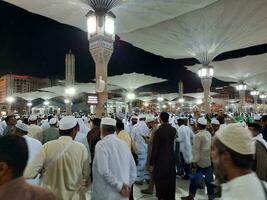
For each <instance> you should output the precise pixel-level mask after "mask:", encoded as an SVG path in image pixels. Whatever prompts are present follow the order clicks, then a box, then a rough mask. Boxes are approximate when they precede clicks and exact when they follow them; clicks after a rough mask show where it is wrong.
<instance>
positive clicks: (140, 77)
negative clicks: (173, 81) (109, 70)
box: [108, 72, 167, 92]
mask: <svg viewBox="0 0 267 200" xmlns="http://www.w3.org/2000/svg"><path fill="white" fill-rule="evenodd" d="M164 81H167V80H166V79H162V78H157V77H153V76H149V75H145V74H138V73H135V72H134V73H130V74H122V75H117V76H111V77H108V84H111V85H115V86H119V87H121V88H124V89H125V90H127V91H129V92H133V91H134V90H136V89H137V88H140V87H143V86H145V85H150V84H155V83H161V82H164Z"/></svg>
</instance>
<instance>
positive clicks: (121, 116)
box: [117, 112, 125, 120]
mask: <svg viewBox="0 0 267 200" xmlns="http://www.w3.org/2000/svg"><path fill="white" fill-rule="evenodd" d="M117 118H118V119H119V120H123V119H124V118H125V116H124V114H123V112H118V113H117Z"/></svg>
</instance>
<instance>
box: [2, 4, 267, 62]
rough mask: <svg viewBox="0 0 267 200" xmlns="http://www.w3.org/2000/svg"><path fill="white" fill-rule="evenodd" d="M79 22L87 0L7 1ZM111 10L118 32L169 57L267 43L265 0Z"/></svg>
mask: <svg viewBox="0 0 267 200" xmlns="http://www.w3.org/2000/svg"><path fill="white" fill-rule="evenodd" d="M6 1H7V2H9V3H12V4H15V5H17V6H20V7H22V8H25V9H27V10H29V11H31V12H34V13H37V14H40V15H43V16H47V17H49V18H52V19H55V20H57V21H59V22H62V23H66V24H69V25H73V26H76V27H79V28H81V29H83V30H86V29H85V25H86V18H85V15H86V13H87V12H88V11H89V10H90V7H89V5H88V1H87V0H46V1H44V0H23V1H22V0H6ZM122 2H123V3H121V4H120V5H118V6H117V7H115V8H113V9H112V11H113V12H114V13H115V15H116V16H117V20H116V33H117V34H118V35H119V36H120V37H121V38H122V39H123V40H126V41H128V42H130V43H132V44H134V45H135V46H137V47H139V48H142V49H144V50H146V51H150V52H152V53H155V54H157V55H162V56H165V57H170V58H181V57H183V58H184V57H195V58H197V59H198V60H199V61H201V62H209V61H211V60H212V59H213V58H214V57H215V56H217V55H218V54H220V53H222V52H225V51H230V50H234V49H240V48H244V47H248V46H253V45H257V44H262V43H266V42H267V38H266V35H267V12H266V11H267V3H266V0H253V1H252V0H234V1H233V0H186V1H185V0H165V1H162V0H125V1H122Z"/></svg>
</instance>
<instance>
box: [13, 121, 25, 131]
mask: <svg viewBox="0 0 267 200" xmlns="http://www.w3.org/2000/svg"><path fill="white" fill-rule="evenodd" d="M15 127H16V128H17V129H19V130H22V131H25V132H28V125H26V124H24V123H17V124H16V125H15Z"/></svg>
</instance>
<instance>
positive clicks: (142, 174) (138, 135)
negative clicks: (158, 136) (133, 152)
mask: <svg viewBox="0 0 267 200" xmlns="http://www.w3.org/2000/svg"><path fill="white" fill-rule="evenodd" d="M138 118H139V121H138V122H137V124H135V125H134V126H133V129H132V132H131V136H132V138H133V140H134V142H135V144H136V148H137V153H138V165H137V179H136V184H138V185H142V184H143V181H144V180H149V173H148V172H146V170H145V166H146V160H147V150H148V149H147V143H146V141H145V138H146V137H148V136H149V133H150V131H149V129H148V127H147V125H146V122H145V120H146V116H145V115H143V114H140V115H139V116H138Z"/></svg>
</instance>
